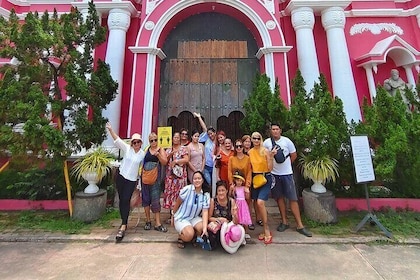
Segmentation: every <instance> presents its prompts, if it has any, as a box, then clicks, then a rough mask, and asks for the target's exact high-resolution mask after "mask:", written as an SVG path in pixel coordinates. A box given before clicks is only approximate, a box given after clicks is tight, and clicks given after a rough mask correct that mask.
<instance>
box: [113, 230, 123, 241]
mask: <svg viewBox="0 0 420 280" xmlns="http://www.w3.org/2000/svg"><path fill="white" fill-rule="evenodd" d="M124 235H125V230H122V229H119V230H118V232H117V235H116V236H115V241H116V242H121V241H122V240H123V238H124Z"/></svg>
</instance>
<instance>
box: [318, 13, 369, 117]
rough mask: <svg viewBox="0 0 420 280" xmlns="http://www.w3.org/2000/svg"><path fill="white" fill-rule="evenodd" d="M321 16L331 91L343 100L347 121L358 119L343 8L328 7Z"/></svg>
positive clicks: (358, 109) (358, 107)
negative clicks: (325, 34)
mask: <svg viewBox="0 0 420 280" xmlns="http://www.w3.org/2000/svg"><path fill="white" fill-rule="evenodd" d="M321 18H322V25H323V27H324V29H325V31H326V33H327V43H328V56H329V59H330V69H331V78H332V88H333V93H334V95H335V96H338V97H339V98H340V99H341V100H342V101H343V107H344V113H345V114H346V118H347V121H348V122H350V121H351V120H354V121H356V122H357V121H360V120H361V118H362V117H361V113H360V106H359V100H358V99H357V92H356V85H355V83H354V77H353V72H352V68H351V64H350V58H349V52H348V49H347V43H346V37H345V35H344V25H345V24H346V18H345V15H344V10H343V9H342V8H339V7H331V8H328V9H326V10H324V11H322V17H321Z"/></svg>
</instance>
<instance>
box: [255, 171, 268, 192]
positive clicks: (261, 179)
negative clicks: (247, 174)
mask: <svg viewBox="0 0 420 280" xmlns="http://www.w3.org/2000/svg"><path fill="white" fill-rule="evenodd" d="M265 183H267V179H266V178H265V176H264V174H257V175H255V176H254V177H253V178H252V185H253V186H254V189H258V188H261V187H262V186H264V185H265Z"/></svg>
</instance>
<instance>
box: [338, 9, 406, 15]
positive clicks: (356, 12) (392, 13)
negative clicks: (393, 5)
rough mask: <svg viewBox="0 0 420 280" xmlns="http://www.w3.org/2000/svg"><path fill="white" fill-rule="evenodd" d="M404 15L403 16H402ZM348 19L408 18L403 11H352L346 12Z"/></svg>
mask: <svg viewBox="0 0 420 280" xmlns="http://www.w3.org/2000/svg"><path fill="white" fill-rule="evenodd" d="M404 14H405V15H404ZM346 16H348V17H398V16H408V15H407V12H406V11H404V10H403V9H353V10H350V11H346Z"/></svg>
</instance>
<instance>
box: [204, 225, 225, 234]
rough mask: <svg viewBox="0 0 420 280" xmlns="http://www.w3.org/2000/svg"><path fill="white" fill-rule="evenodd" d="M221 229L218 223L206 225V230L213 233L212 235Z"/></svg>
mask: <svg viewBox="0 0 420 280" xmlns="http://www.w3.org/2000/svg"><path fill="white" fill-rule="evenodd" d="M221 227H222V224H221V223H218V222H210V223H209V224H208V225H207V230H209V231H211V232H213V233H214V234H216V233H217V232H218V231H219V230H220V228H221Z"/></svg>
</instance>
